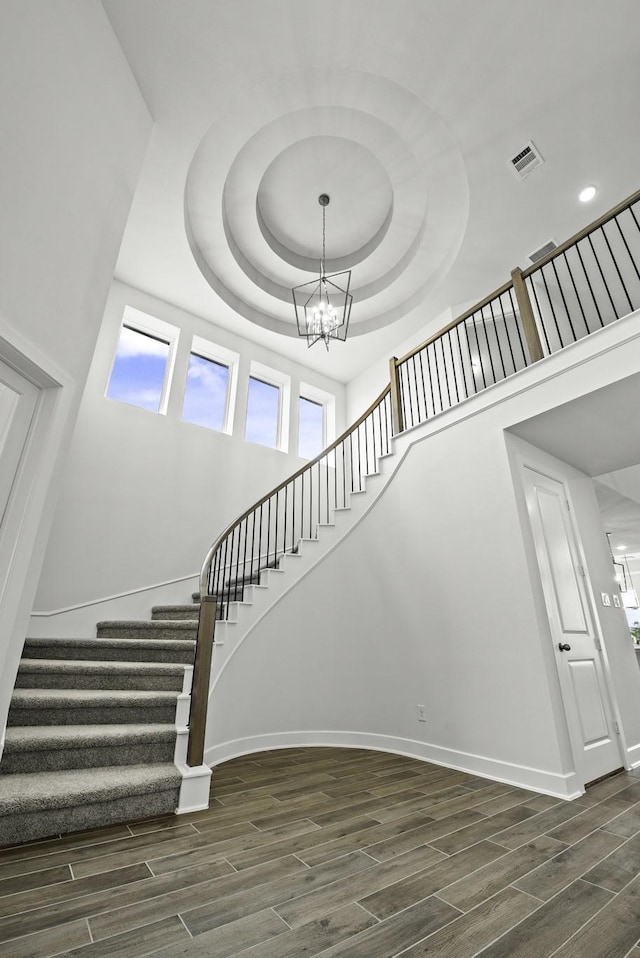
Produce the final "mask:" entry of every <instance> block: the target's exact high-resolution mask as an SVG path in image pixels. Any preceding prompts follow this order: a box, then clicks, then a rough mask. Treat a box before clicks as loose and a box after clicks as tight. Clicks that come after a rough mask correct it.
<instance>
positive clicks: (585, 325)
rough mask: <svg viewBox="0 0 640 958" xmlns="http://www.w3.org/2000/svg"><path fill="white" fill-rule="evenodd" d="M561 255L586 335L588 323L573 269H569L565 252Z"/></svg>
mask: <svg viewBox="0 0 640 958" xmlns="http://www.w3.org/2000/svg"><path fill="white" fill-rule="evenodd" d="M562 257H563V259H564V261H565V264H566V267H567V270H568V272H569V278H570V280H571V285H572V286H573V292H574V293H575V297H576V299H577V301H578V306H579V307H580V312H581V314H582V321H583V323H584V328H585V329H586V331H587V335H589V323H588V322H587V317H586V314H585V311H584V308H583V306H582V300H581V299H580V293H579V292H578V287H577V286H576V281H575V279H574V278H573V271H572V269H571V263H570V262H569V259H568V257H567V254H566V252H565V253H563V254H562Z"/></svg>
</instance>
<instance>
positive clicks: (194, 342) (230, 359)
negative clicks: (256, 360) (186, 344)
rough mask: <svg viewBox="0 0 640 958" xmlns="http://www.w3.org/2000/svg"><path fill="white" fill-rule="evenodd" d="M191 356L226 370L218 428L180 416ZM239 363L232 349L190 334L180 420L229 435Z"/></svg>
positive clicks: (231, 427) (231, 429) (237, 355)
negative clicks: (223, 396)
mask: <svg viewBox="0 0 640 958" xmlns="http://www.w3.org/2000/svg"><path fill="white" fill-rule="evenodd" d="M192 356H197V357H199V358H200V359H206V360H208V361H209V362H212V363H217V364H218V365H219V366H225V367H226V368H227V370H228V376H227V394H226V397H225V408H224V413H223V417H222V427H221V428H220V429H214V428H213V427H212V426H203V425H202V423H193V422H191V421H190V420H189V419H183V418H182V411H183V410H184V402H185V399H186V395H187V383H188V378H187V377H188V375H189V365H190V363H191V357H192ZM239 364H240V356H239V354H238V353H236V352H233V350H231V349H226V348H225V347H224V346H218V345H217V343H212V342H210V341H209V340H208V339H203V338H202V337H201V336H196V335H194V336H192V338H191V348H190V350H189V363H188V364H187V374H186V377H185V383H184V391H183V394H182V406H181V409H180V421H181V422H185V423H189V425H192V426H200V427H201V428H202V429H209V430H210V431H211V432H217V433H225V435H227V436H230V435H231V434H232V433H233V416H234V410H235V404H236V393H237V389H238V366H239Z"/></svg>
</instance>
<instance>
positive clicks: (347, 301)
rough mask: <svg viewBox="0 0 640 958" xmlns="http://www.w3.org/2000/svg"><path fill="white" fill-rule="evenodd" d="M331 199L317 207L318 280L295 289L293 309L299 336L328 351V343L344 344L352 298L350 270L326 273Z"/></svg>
mask: <svg viewBox="0 0 640 958" xmlns="http://www.w3.org/2000/svg"><path fill="white" fill-rule="evenodd" d="M329 202H330V199H329V196H328V195H327V194H326V193H321V194H320V196H319V197H318V203H319V204H320V206H321V207H322V258H321V260H320V275H319V276H318V279H315V280H311V281H310V282H308V283H302V285H301V286H294V288H293V289H292V290H291V292H292V294H293V306H294V309H295V311H296V322H297V324H298V335H299V336H304V337H305V338H306V340H307V345H308V346H313V345H314V343H317V342H319V341H320V340H322V342H323V343H324V344H325V346H326V348H327V349H329V342H330V341H331V340H332V339H338V340H341V341H342V342H344V340H345V339H346V338H347V332H348V330H349V318H350V316H351V304H352V303H353V296H352V295H351V293H350V292H349V287H350V285H351V270H350V269H348V270H344V271H343V272H341V273H330V274H329V275H327V273H326V272H325V235H326V220H325V211H326V207H327V206H328V205H329Z"/></svg>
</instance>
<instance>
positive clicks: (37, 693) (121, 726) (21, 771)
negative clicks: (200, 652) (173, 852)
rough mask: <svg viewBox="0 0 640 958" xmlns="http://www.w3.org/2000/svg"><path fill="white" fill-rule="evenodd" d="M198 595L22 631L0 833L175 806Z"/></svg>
mask: <svg viewBox="0 0 640 958" xmlns="http://www.w3.org/2000/svg"><path fill="white" fill-rule="evenodd" d="M198 611H199V606H198V605H197V604H192V605H185V606H165V607H162V606H159V607H155V608H154V609H153V610H152V619H151V621H149V622H99V623H98V626H97V638H94V639H59V638H56V639H53V638H51V639H47V638H37V639H36V638H33V639H27V640H26V641H25V645H24V650H23V654H22V660H21V663H20V668H19V671H18V676H17V680H16V687H15V690H14V693H13V697H12V699H11V707H10V711H9V717H8V722H7V730H6V737H5V746H4V752H3V756H2V763H1V764H0V845H10V844H14V843H17V842H26V841H31V840H34V839H39V838H45V837H49V836H54V835H59V834H63V833H66V832H73V831H79V830H83V829H90V828H94V827H97V826H101V825H109V824H115V823H118V822H125V821H133V820H135V819H140V818H148V817H150V816H154V815H163V814H167V813H172V812H174V811H175V810H176V808H177V806H178V801H179V796H180V788H181V784H182V775H181V773H180V770H179V769H178V768H177V766H176V761H177V760H179V759H180V757H181V756H182V758H181V761H182V762H184V755H186V738H187V729H186V726H187V722H188V714H189V701H190V691H191V679H192V673H193V661H194V654H195V638H196V630H197V619H198Z"/></svg>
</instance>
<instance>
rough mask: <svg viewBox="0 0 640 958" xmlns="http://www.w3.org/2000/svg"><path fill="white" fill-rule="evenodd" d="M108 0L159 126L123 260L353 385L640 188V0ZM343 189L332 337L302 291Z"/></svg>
mask: <svg viewBox="0 0 640 958" xmlns="http://www.w3.org/2000/svg"><path fill="white" fill-rule="evenodd" d="M103 3H104V7H105V10H106V12H107V15H108V17H109V20H110V22H111V24H112V26H113V29H114V31H115V33H116V35H117V37H118V39H119V41H120V43H121V45H122V48H123V50H124V53H125V55H126V57H127V59H128V61H129V63H130V65H131V68H132V70H133V73H134V75H135V77H136V79H137V81H138V84H139V86H140V89H141V90H142V93H143V95H144V97H145V99H146V102H147V104H148V106H149V109H150V111H151V113H152V115H153V117H154V119H155V128H154V133H153V137H152V140H151V143H150V146H149V150H148V154H147V158H146V162H145V165H144V168H143V171H142V174H141V177H140V182H139V186H138V190H137V193H136V196H135V199H134V203H133V207H132V210H131V215H130V219H129V223H128V225H127V229H126V232H125V237H124V241H123V244H122V249H121V253H120V257H119V261H118V266H117V274H116V275H117V276H118V277H119V278H120V279H122V280H123V281H124V282H127V283H130V284H131V285H133V286H136V287H138V288H140V289H143V290H145V291H147V292H149V293H152V294H154V295H156V296H158V297H160V298H161V299H164V300H166V301H168V302H170V303H174V304H176V305H178V306H180V307H182V308H184V309H187V310H190V311H192V312H194V313H197V314H199V315H202V316H204V317H206V318H209V319H211V321H212V322H214V323H216V324H217V325H220V326H223V327H226V328H228V329H231V330H233V331H235V332H237V333H238V334H239V335H242V336H245V337H247V338H251V339H254V340H257V341H259V342H260V343H261V344H263V345H265V346H267V347H269V348H271V349H273V350H274V351H276V352H278V353H280V354H284V355H287V356H289V357H291V358H293V359H295V360H297V361H298V362H301V363H303V364H307V365H309V366H311V367H313V368H315V369H317V370H318V371H320V372H323V373H325V374H327V375H331V376H334V377H335V378H337V379H340V380H343V381H345V382H347V381H349V380H351V379H352V378H353V377H355V376H356V375H357V374H358V373H359V372H361V371H363V370H365V369H366V368H367V367H369V366H370V365H371V363H372V362H373V361H374V360H375V359H377V358H378V357H380V356H389V355H391V354H393V353H394V352H395V351H396V349H397V347H398V345H399V344H400V343H402V342H404V341H405V340H407V339H409V340H411V339H412V337H415V340H416V342H417V341H419V340H420V339H421V338H422V337H423V336H424V335H426V333H427V331H429V324H430V323H433V322H435V319H436V317H437V316H438V315H439V313H440V312H441V311H442V309H443V308H445V307H447V306H451V305H455V304H457V303H466V302H468V301H473V300H475V299H479V298H481V297H482V296H484V295H485V294H487V293H488V292H490V291H491V290H492V289H493V288H495V287H497V286H499V285H501V284H502V283H503V282H504V281H505V280H506V279H508V276H509V273H510V271H511V269H512V268H513V267H515V266H517V265H526V263H527V255H528V253H530V252H531V251H532V250H534V249H537V248H538V247H539V246H541V245H542V244H543V243H545V242H546V241H547V240H548V239H550V238H551V237H553V238H554V239H556V241H558V242H560V241H561V240H563V239H565V238H567V237H568V236H569V235H571V234H572V233H573V232H575V231H577V230H578V229H580V228H581V227H582V226H584V225H585V224H586V223H587V222H589V221H590V220H592V219H594V218H595V217H596V216H598V215H599V214H600V213H601V212H603V211H604V210H606V209H608V208H609V207H611V206H613V205H614V204H615V203H617V202H618V201H619V200H621V199H622V198H624V197H625V196H626V195H628V194H630V193H632V192H633V191H634V190H636V189H637V188H638V178H637V170H638V165H637V156H638V152H639V147H640V133H639V132H638V125H637V123H636V122H635V118H636V117H637V99H638V92H639V90H640V56H639V54H638V47H637V38H638V36H639V35H640V4H639V3H638V0H615V3H609V4H605V3H603V2H602V0H573V2H570V0H563V2H562V3H558V2H557V0H537V2H536V4H535V5H532V4H530V3H524V2H522V0H483V2H482V3H477V2H474V0H446V2H443V0H326V2H318V0H315V2H313V3H312V2H310V0H135V2H131V0H103ZM528 140H533V141H534V143H535V144H536V146H537V148H538V149H539V151H540V152H541V153H542V155H543V157H544V159H545V163H544V165H543V166H541V167H540V168H539V169H538V170H536V171H535V172H534V173H532V174H531V176H529V177H528V178H527V179H525V180H523V181H520V180H518V179H517V177H516V176H515V174H514V173H513V171H512V170H511V169H510V168H509V165H508V160H509V157H510V156H511V155H513V154H514V153H515V152H517V151H518V150H519V149H520V148H521V147H522V146H523V145H524V144H525V143H526V142H527V141H528ZM588 183H594V184H596V185H597V186H598V188H599V193H598V196H597V198H596V200H595V201H594V202H593V203H592V204H590V205H589V206H583V205H582V204H580V203H578V201H577V199H576V194H577V192H578V190H579V189H580V188H581V187H582V186H584V185H586V184H588ZM322 192H327V193H329V194H330V195H331V204H330V206H329V207H328V209H327V259H328V261H331V263H330V265H332V266H333V267H334V268H336V269H342V268H349V267H350V268H352V270H353V279H352V283H353V288H352V292H353V293H354V306H353V311H352V327H351V329H350V336H349V339H348V340H347V342H346V343H344V344H342V343H336V344H332V347H331V350H330V352H329V353H327V352H326V351H325V350H324V349H323V348H322V347H321V346H320V345H319V346H317V347H316V348H315V349H311V350H307V346H306V342H305V341H304V340H301V339H299V338H298V336H297V335H296V330H295V323H294V313H293V308H292V305H291V300H290V287H291V286H294V285H296V284H298V283H302V282H305V281H307V280H309V279H312V278H313V274H312V273H310V272H309V271H308V270H309V268H310V267H312V266H313V261H314V258H317V255H318V254H319V251H320V236H321V212H320V207H319V206H318V203H317V197H318V195H319V194H320V193H322Z"/></svg>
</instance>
